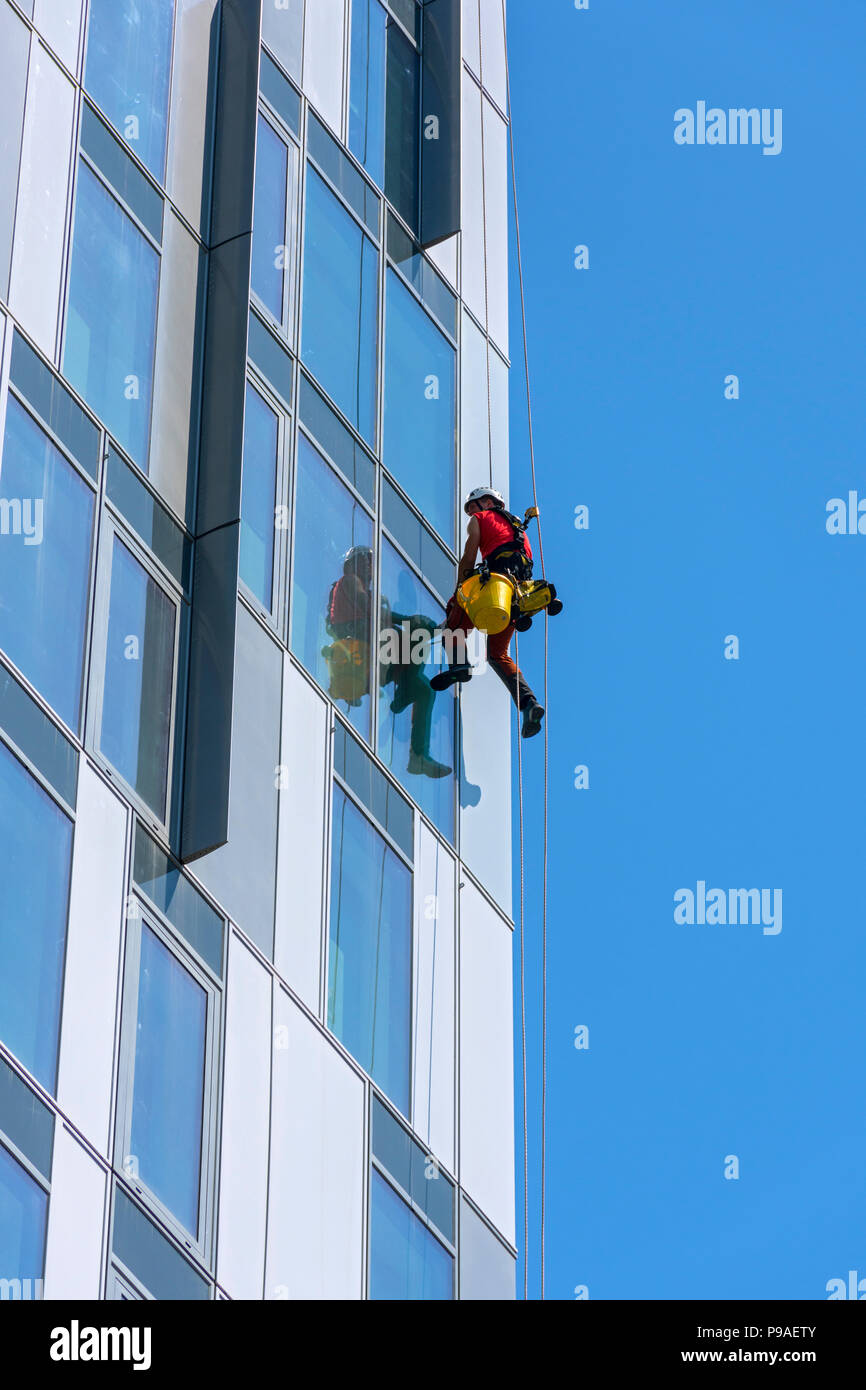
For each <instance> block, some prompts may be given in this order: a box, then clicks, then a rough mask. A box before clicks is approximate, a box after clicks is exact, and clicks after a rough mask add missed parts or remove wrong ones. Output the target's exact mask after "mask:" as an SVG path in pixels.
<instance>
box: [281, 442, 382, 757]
mask: <svg viewBox="0 0 866 1390" xmlns="http://www.w3.org/2000/svg"><path fill="white" fill-rule="evenodd" d="M295 515H296V524H295V543H294V552H295V555H294V577H293V581H292V651H293V652H294V653H295V655H296V656H297V657H298V658H299V660H301V661H302V662H303V663H304V665H305V666H306V668H307V670H308V671H309V672H310V673H311V674H312V675H313V676H315V678H316V680H317V681H318V682H319V684H320V685H321V686H322V687H323V689H325V690H327V692H328V694H329V695H330V696H331V698H332V699H333V700H336V702H337V704H338V705H339V706H340V709H341V710H342V712H343V713H344V714H345V716H346V718H347V719H348V720H349V721H350V723H351V724H353V725H354V727H355V728H356V729H357V730H358V732H359V733H360V734H361V735H362V736H363V737H364V738H366V739H369V737H370V665H371V661H370V658H371V650H372V643H373V594H372V582H373V523H372V521H371V520H370V517H369V516H368V514H367V512H365V510H364V508H363V507H362V506H361V505H360V503H358V502H356V500H355V498H354V497H353V496H352V494H351V493H350V492H349V490H348V488H345V487H343V485H342V483H341V482H340V481H339V479H338V478H337V475H336V474H335V473H334V470H333V469H332V468H330V467H329V465H328V464H327V463H325V461H324V459H323V458H322V457H321V455H320V454H319V453H318V452H317V450H316V449H314V448H313V446H312V444H310V442H309V441H308V440H307V439H306V437H305V436H304V435H302V434H299V435H298V483H297V497H296V501H295Z"/></svg>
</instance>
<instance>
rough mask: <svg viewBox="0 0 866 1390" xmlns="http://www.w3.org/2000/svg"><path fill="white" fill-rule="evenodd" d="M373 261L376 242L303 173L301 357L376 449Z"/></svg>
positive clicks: (315, 176) (312, 174)
mask: <svg viewBox="0 0 866 1390" xmlns="http://www.w3.org/2000/svg"><path fill="white" fill-rule="evenodd" d="M378 260H379V253H378V251H377V250H376V247H375V246H374V244H373V242H372V241H371V240H370V239H369V237H367V236H365V234H364V233H363V232H362V230H361V228H360V227H359V226H358V224H357V222H356V221H355V219H354V218H353V217H352V216H351V215H350V214H349V213H348V212H347V211H346V209H345V208H344V207H343V206H342V204H341V203H340V202H339V200H338V199H337V197H336V196H335V195H334V194H333V193H332V192H331V190H330V189H329V188H328V186H327V184H326V183H325V182H324V180H323V179H321V178H320V177H319V175H318V174H317V173H316V172H315V170H314V169H313V168H312V167H311V166H309V165H308V166H307V213H306V233H305V250H304V306H303V339H302V343H303V345H302V352H301V356H302V358H303V360H304V362H305V364H306V365H307V366H308V367H309V369H310V371H311V372H312V373H313V375H314V376H315V377H316V378H317V380H318V381H319V382H320V383H321V385H322V386H324V388H325V390H326V391H327V392H328V395H329V396H330V397H331V399H332V400H333V401H335V402H336V404H337V405H338V406H339V408H340V410H342V412H343V414H344V415H345V416H346V418H347V419H348V420H349V421H350V422H351V424H353V425H354V426H355V428H356V429H357V431H358V433H359V434H360V435H361V436H362V438H363V439H365V440H366V441H367V443H368V444H371V445H374V446H375V441H376V347H377V312H378V311H377V298H378V283H379V270H378Z"/></svg>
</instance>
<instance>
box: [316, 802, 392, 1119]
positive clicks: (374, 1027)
mask: <svg viewBox="0 0 866 1390" xmlns="http://www.w3.org/2000/svg"><path fill="white" fill-rule="evenodd" d="M411 1009H412V875H411V874H410V872H409V870H408V869H407V868H406V866H405V864H404V863H403V861H402V860H401V859H399V858H398V856H397V855H396V854H395V853H394V851H393V850H392V849H391V848H390V847H389V846H388V844H387V843H386V842H385V840H384V839H383V838H382V836H381V835H379V834H377V832H376V831H375V830H374V828H373V826H372V825H371V823H370V822H369V821H368V820H367V818H366V816H364V815H362V814H361V812H360V811H359V810H358V808H357V807H356V806H355V805H354V803H353V802H351V801H350V800H349V798H348V797H347V796H346V795H345V793H344V792H343V791H342V790H341V789H340V788H339V787H337V786H335V787H334V844H333V859H332V866H331V927H330V951H329V956H328V1027H329V1028H330V1029H331V1031H332V1033H335V1034H336V1036H337V1037H338V1038H339V1039H340V1041H341V1042H342V1043H343V1044H344V1046H345V1047H347V1048H348V1050H349V1051H350V1052H351V1054H352V1056H353V1057H355V1058H357V1060H358V1061H359V1062H360V1063H361V1065H362V1067H363V1068H364V1070H365V1071H366V1072H368V1073H369V1075H370V1076H372V1078H373V1080H374V1081H375V1082H376V1083H377V1084H378V1085H379V1086H381V1088H382V1090H383V1091H384V1092H385V1093H386V1095H388V1096H390V1098H391V1100H392V1101H393V1102H394V1104H395V1105H397V1106H399V1107H400V1109H401V1110H402V1111H403V1113H404V1114H406V1113H408V1109H409V1047H410V1043H409V1039H410V1021H411Z"/></svg>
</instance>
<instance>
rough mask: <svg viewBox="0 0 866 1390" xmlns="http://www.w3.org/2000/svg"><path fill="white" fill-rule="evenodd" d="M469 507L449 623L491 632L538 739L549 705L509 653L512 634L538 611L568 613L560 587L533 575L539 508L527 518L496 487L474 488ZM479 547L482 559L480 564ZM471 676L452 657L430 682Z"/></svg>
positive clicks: (527, 726)
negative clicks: (533, 523)
mask: <svg viewBox="0 0 866 1390" xmlns="http://www.w3.org/2000/svg"><path fill="white" fill-rule="evenodd" d="M463 510H464V511H465V513H466V515H467V516H468V517H469V528H468V534H467V540H466V548H465V549H464V551H463V556H462V558H461V560H460V565H459V567H458V571H457V590H456V592H455V594H454V595H453V596H452V598H451V599H450V600H449V603H448V609H447V616H446V620H445V621H446V626H447V627H448V628H449V629H450V631H452V632H458V631H459V632H469V631H471V629H472V628H473V627H476V628H478V629H479V631H481V632H486V633H487V658H488V660H489V662H490V664H491V666H492V667H493V669H494V671H495V672H496V674H497V675H498V676H499V678H500V680H501V681H502V682H503V684H504V685H505V687H506V689H507V690H508V692H509V694H510V695H511V698H512V699H513V700H514V703H515V704H516V705H517V708H518V709H519V710H521V711H522V713H523V727H522V730H521V732H522V735H523V737H524V738H532V737H533V736H534V735H535V734H537V733H538V732H539V730H540V729H541V721H542V720H543V718H544V707H543V706H542V705H540V704H539V702H538V700H537V699H536V698H535V695H534V694H533V692H532V690H531V689H530V687H529V685H528V684H527V682H526V681H525V679H524V677H523V674H522V673H521V671H520V670H519V668H518V667H517V666H516V665H515V663H514V661H513V660H512V658H511V656H510V655H509V647H510V645H511V638H512V635H513V633H514V632H515V630H516V631H518V632H525V631H526V630H527V629H528V628H529V627H531V626H532V618H533V615H534V614H536V613H540V612H542V611H543V610H544V609H545V608H546V609H547V611H548V612H549V613H550V614H551V616H555V615H556V614H557V613H561V612H562V602H561V601H560V599H558V598H557V596H556V589H555V588H554V586H553V585H552V584H548V583H546V581H545V580H533V578H532V548H531V546H530V544H529V539H528V537H527V535H526V527H527V525H528V523H529V521H530V520H531V519H532V517H537V516H538V511H537V509H536V508H534V507H532V508H530V509H529V511H528V512H527V513H526V516H525V517H524V519H523V520H522V521H521V520H520V518H519V517H516V516H512V514H511V513H510V512H509V511H506V508H505V499H504V498H503V496H502V494H501V493H500V492H497V491H496V489H495V488H490V487H477V488H474V489H473V491H472V492H470V494H469V496H468V497H467V498H466V502H465V505H464V508H463ZM479 551H480V552H481V563H480V565H477V566H476V559H477V557H478V553H479ZM471 678H472V667H471V666H470V664H469V662H468V661H466V660H465V658H464V659H463V660H462V661H461V660H455V661H452V663H451V665H450V666H449V668H448V670H447V671H443V672H441V674H440V675H438V676H434V678H433V680H432V681H431V682H430V684H431V685H432V686H433V689H434V690H447V689H448V688H449V686H451V685H453V684H454V683H455V682H461V683H463V682H466V681H468V680H471Z"/></svg>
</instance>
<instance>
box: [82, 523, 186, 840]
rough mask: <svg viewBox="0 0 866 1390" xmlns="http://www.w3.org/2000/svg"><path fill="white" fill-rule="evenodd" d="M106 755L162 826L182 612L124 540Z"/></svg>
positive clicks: (113, 622) (109, 656)
mask: <svg viewBox="0 0 866 1390" xmlns="http://www.w3.org/2000/svg"><path fill="white" fill-rule="evenodd" d="M110 583H111V587H110V601H109V611H108V634H107V638H106V646H105V683H104V694H103V703H102V721H101V725H100V735H99V747H100V750H101V751H102V752H103V753H104V754H105V756H106V758H108V760H109V762H110V763H111V764H112V766H113V767H116V768H117V770H118V772H119V773H120V774H121V776H122V777H124V778H125V779H126V781H127V782H128V783H129V785H130V787H132V788H133V790H134V791H136V792H137V793H138V794H139V796H140V797H141V799H142V800H143V801H144V802H145V804H146V805H147V806H149V807H150V809H151V810H152V811H153V812H154V813H155V815H156V816H157V818H158V819H160V820H162V819H163V818H164V816H165V804H166V793H167V788H168V770H169V749H170V746H171V711H172V690H173V675H174V640H175V627H176V622H177V610H176V608H175V605H174V604H173V603H172V601H171V599H170V598H169V597H168V596H167V595H166V594H165V593H164V592H163V590H162V589H161V588H160V586H159V585H158V584H157V583H156V581H155V580H154V579H153V578H152V577H151V576H150V575H149V574H148V572H147V570H146V569H145V567H144V566H143V565H142V564H141V563H140V562H139V561H138V560H136V558H135V556H134V555H133V554H132V552H131V551H130V550H129V548H128V547H127V546H126V545H124V543H123V541H121V540H120V539H119V538H118V537H117V536H115V538H114V543H113V546H112V554H111V581H110Z"/></svg>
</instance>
